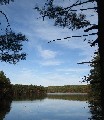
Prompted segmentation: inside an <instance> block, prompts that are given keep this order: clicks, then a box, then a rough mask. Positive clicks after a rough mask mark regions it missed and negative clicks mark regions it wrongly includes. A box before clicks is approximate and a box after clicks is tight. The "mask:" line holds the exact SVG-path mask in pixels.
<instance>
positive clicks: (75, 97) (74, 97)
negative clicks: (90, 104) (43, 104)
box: [47, 94, 88, 101]
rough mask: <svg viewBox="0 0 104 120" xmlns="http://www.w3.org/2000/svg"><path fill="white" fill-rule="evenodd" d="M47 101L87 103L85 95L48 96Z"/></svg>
mask: <svg viewBox="0 0 104 120" xmlns="http://www.w3.org/2000/svg"><path fill="white" fill-rule="evenodd" d="M47 97H48V98H49V99H62V100H73V101H87V100H88V96H87V94H48V95H47Z"/></svg>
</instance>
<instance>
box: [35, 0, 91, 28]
mask: <svg viewBox="0 0 104 120" xmlns="http://www.w3.org/2000/svg"><path fill="white" fill-rule="evenodd" d="M53 2H54V0H49V1H48V2H47V3H46V4H45V6H44V8H42V9H40V8H39V7H38V6H36V7H35V9H36V10H37V11H38V12H39V13H40V15H41V16H42V17H43V20H44V18H45V17H48V18H49V19H54V21H55V23H54V25H55V26H61V27H63V28H64V27H68V28H69V29H72V30H73V29H80V28H83V27H87V26H88V25H90V22H89V21H87V20H86V15H84V14H76V12H71V11H70V9H71V6H70V8H69V9H68V7H67V8H63V7H61V6H54V5H53ZM77 2H78V1H77Z"/></svg>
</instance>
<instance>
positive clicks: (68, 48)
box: [0, 0, 98, 86]
mask: <svg viewBox="0 0 104 120" xmlns="http://www.w3.org/2000/svg"><path fill="white" fill-rule="evenodd" d="M75 1H76V0H65V1H63V0H55V3H54V4H55V5H60V6H63V7H67V6H69V5H71V4H73V3H74V2H75ZM82 1H85V0H82ZM44 3H45V0H42V1H41V0H14V2H11V3H10V4H8V5H6V6H5V5H2V6H0V10H2V11H3V12H4V13H6V15H7V17H8V20H9V23H10V25H11V28H12V30H13V31H15V32H16V33H19V32H21V33H22V34H24V35H26V37H27V38H28V40H29V41H28V42H26V43H24V44H23V45H24V46H23V48H24V49H23V51H24V52H26V53H27V59H26V60H25V61H20V62H19V63H17V64H16V65H13V64H9V63H5V62H0V70H3V71H4V73H5V74H6V76H7V77H8V78H10V81H11V83H12V84H24V85H30V84H33V85H42V86H61V85H83V84H87V83H81V82H80V81H82V78H83V76H85V75H87V74H89V71H90V69H91V68H90V66H88V64H83V65H79V64H77V63H79V62H86V61H90V60H91V59H92V58H93V55H94V51H95V50H96V49H97V46H96V47H90V45H89V44H88V40H95V39H96V38H97V36H96V35H94V36H87V37H82V38H71V39H67V40H65V39H64V38H65V37H68V36H74V35H81V36H83V34H90V33H92V32H96V31H95V30H93V31H89V32H88V33H84V29H86V28H84V29H80V30H73V31H72V30H71V29H68V28H64V29H63V28H61V27H57V26H54V21H53V20H50V19H47V18H45V20H44V21H43V19H42V17H41V16H40V15H39V13H38V12H37V11H36V10H34V9H33V8H34V7H35V6H36V5H38V6H40V7H41V6H44ZM93 6H96V3H95V2H94V3H87V4H84V5H83V6H77V10H78V11H77V13H80V12H81V11H80V9H81V8H88V7H93ZM73 9H75V8H74V7H73ZM83 12H84V13H85V14H86V19H87V20H90V22H91V23H92V24H97V22H98V19H97V13H96V11H94V10H87V11H83ZM0 21H2V24H1V25H0V28H2V29H3V30H5V27H6V22H5V21H6V20H5V17H4V16H3V15H2V14H0ZM3 30H2V31H0V32H1V33H2V32H3ZM60 38H61V41H57V39H60ZM85 38H86V41H84V39H85ZM52 40H56V41H55V42H51V43H48V42H49V41H52Z"/></svg>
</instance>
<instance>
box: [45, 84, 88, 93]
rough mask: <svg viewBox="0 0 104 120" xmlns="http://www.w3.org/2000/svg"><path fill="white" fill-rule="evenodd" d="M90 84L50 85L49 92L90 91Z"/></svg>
mask: <svg viewBox="0 0 104 120" xmlns="http://www.w3.org/2000/svg"><path fill="white" fill-rule="evenodd" d="M89 88H90V86H89V85H65V86H48V87H47V92H48V93H57V92H58V93H88V92H89Z"/></svg>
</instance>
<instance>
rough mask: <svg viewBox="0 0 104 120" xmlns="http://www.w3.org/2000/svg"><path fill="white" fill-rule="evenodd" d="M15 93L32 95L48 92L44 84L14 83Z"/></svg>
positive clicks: (17, 94)
mask: <svg viewBox="0 0 104 120" xmlns="http://www.w3.org/2000/svg"><path fill="white" fill-rule="evenodd" d="M12 90H13V95H14V96H32V95H40V94H45V93H46V88H45V87H43V86H41V85H40V86H36V85H20V84H15V85H12Z"/></svg>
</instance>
